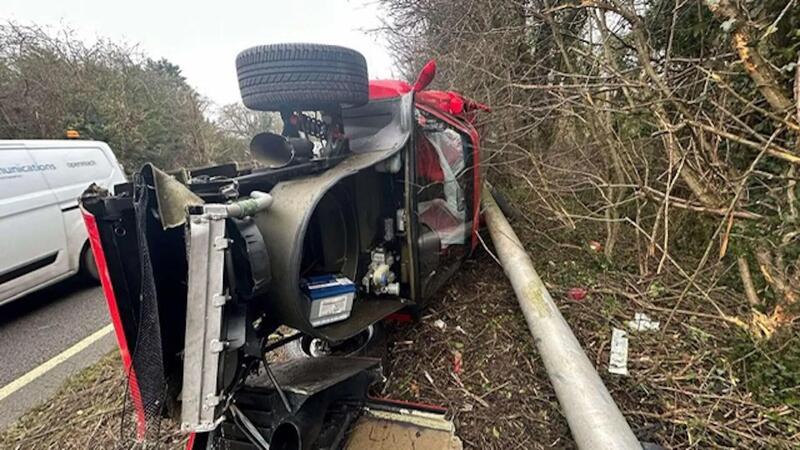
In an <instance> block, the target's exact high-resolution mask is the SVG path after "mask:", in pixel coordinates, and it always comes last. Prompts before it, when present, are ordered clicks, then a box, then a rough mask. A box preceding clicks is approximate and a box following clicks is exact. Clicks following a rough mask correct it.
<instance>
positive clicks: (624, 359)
mask: <svg viewBox="0 0 800 450" xmlns="http://www.w3.org/2000/svg"><path fill="white" fill-rule="evenodd" d="M608 371H609V373H613V374H617V375H628V333H626V332H624V331H622V330H620V329H619V328H614V329H612V330H611V354H610V355H609V358H608Z"/></svg>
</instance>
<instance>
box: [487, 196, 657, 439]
mask: <svg viewBox="0 0 800 450" xmlns="http://www.w3.org/2000/svg"><path fill="white" fill-rule="evenodd" d="M482 203H483V216H484V218H485V220H486V224H487V226H488V228H489V233H490V234H491V236H492V242H494V247H495V250H496V251H497V255H498V257H499V258H500V262H501V264H502V266H503V270H504V271H505V273H506V276H507V277H508V279H509V280H510V281H511V285H512V287H513V288H514V293H515V294H516V296H517V300H518V301H519V305H520V308H521V309H522V313H523V314H524V315H525V321H526V322H528V328H529V329H530V332H531V334H532V335H533V339H534V342H535V343H536V348H537V349H538V350H539V354H540V355H541V356H542V361H543V362H544V366H545V369H547V375H548V376H549V377H550V382H551V383H552V384H553V388H554V389H555V392H556V397H558V402H559V403H560V404H561V408H562V409H563V410H564V415H565V416H566V418H567V423H569V428H570V431H571V432H572V437H573V438H574V439H575V442H576V443H577V444H578V448H580V449H585V450H590V449H591V450H600V449H615V450H621V449H638V450H641V448H642V444H640V443H639V441H638V440H637V439H636V436H634V435H633V431H632V430H631V427H630V426H629V425H628V422H627V421H626V420H625V418H624V417H623V416H622V413H621V412H620V410H619V408H618V407H617V404H616V403H614V399H612V398H611V394H609V393H608V389H606V386H605V385H604V384H603V380H601V379H600V375H598V374H597V371H596V370H595V368H594V366H593V365H592V363H591V362H590V361H589V358H587V357H586V353H584V351H583V348H581V345H580V343H578V340H577V339H576V338H575V335H574V334H573V333H572V330H571V329H570V327H569V325H568V324H567V322H566V321H565V320H564V317H563V316H562V315H561V312H559V310H558V307H557V306H556V304H555V303H554V302H553V298H552V297H551V296H550V293H549V292H548V291H547V288H546V287H545V285H544V283H542V280H541V279H540V278H539V275H538V274H537V273H536V270H535V269H534V268H533V263H532V262H531V259H530V257H529V256H528V254H527V253H526V252H525V248H524V247H523V246H522V243H520V241H519V238H518V237H517V235H516V233H514V229H513V228H511V225H510V224H509V223H508V220H506V218H505V216H504V215H503V213H502V211H500V208H499V207H498V206H497V203H496V202H495V200H494V197H492V194H491V191H490V189H488V188H487V187H484V188H483V196H482Z"/></svg>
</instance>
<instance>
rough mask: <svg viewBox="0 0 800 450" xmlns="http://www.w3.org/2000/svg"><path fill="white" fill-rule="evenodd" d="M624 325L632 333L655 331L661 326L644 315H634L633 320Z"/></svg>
mask: <svg viewBox="0 0 800 450" xmlns="http://www.w3.org/2000/svg"><path fill="white" fill-rule="evenodd" d="M625 323H626V324H627V325H628V328H630V329H631V330H633V331H657V330H658V329H659V327H660V326H661V322H658V321H655V320H653V319H651V318H650V317H648V315H647V314H645V313H636V314H634V315H633V320H629V321H627V322H625Z"/></svg>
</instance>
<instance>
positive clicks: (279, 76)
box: [236, 44, 369, 111]
mask: <svg viewBox="0 0 800 450" xmlns="http://www.w3.org/2000/svg"><path fill="white" fill-rule="evenodd" d="M236 72H237V74H238V76H239V89H240V91H241V93H242V101H243V102H244V105H245V106H246V107H248V108H250V109H254V110H258V111H280V110H287V109H288V110H296V111H324V110H331V109H336V108H338V107H339V106H340V105H341V106H358V105H363V104H365V103H367V101H369V76H368V74H367V61H366V60H365V59H364V56H363V55H362V54H361V53H359V52H357V51H355V50H351V49H349V48H345V47H338V46H335V45H323V44H273V45H260V46H257V47H252V48H249V49H247V50H245V51H243V52H241V53H239V56H237V57H236Z"/></svg>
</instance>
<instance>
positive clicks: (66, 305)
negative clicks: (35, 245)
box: [0, 278, 116, 430]
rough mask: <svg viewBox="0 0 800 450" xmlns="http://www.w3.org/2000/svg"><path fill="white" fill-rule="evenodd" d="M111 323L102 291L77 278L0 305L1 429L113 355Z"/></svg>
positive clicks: (114, 343) (113, 344) (113, 342)
mask: <svg viewBox="0 0 800 450" xmlns="http://www.w3.org/2000/svg"><path fill="white" fill-rule="evenodd" d="M109 323H110V320H109V316H108V310H107V308H106V304H105V298H104V297H103V292H102V290H101V289H100V287H99V286H95V285H90V284H87V283H85V282H82V281H80V280H78V279H76V278H72V279H69V280H66V281H64V282H61V283H58V284H56V285H54V286H51V287H48V288H46V289H43V290H41V291H39V292H36V293H33V294H31V295H28V296H27V297H24V298H21V299H19V300H16V301H14V302H12V303H10V304H7V305H3V306H0V430H3V429H5V428H6V427H7V426H8V425H10V424H11V423H12V422H13V421H14V420H16V419H17V418H18V417H19V416H20V415H22V414H23V413H25V412H26V411H28V410H29V409H31V408H33V407H35V406H37V405H39V404H41V403H43V402H45V401H46V400H47V399H49V398H50V397H51V396H52V395H53V394H55V392H56V391H57V390H58V388H59V386H61V384H62V383H63V381H64V380H65V379H66V378H67V377H69V375H71V374H73V373H76V372H78V371H80V370H81V369H83V368H84V367H87V366H89V365H91V364H92V363H94V362H95V361H97V360H98V359H99V358H100V357H101V356H102V355H104V354H106V353H107V352H108V351H110V350H112V349H113V348H114V347H115V345H116V342H115V339H114V333H113V332H109V330H108V329H107V326H108V325H109ZM98 331H99V332H98ZM3 397H5V398H3Z"/></svg>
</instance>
